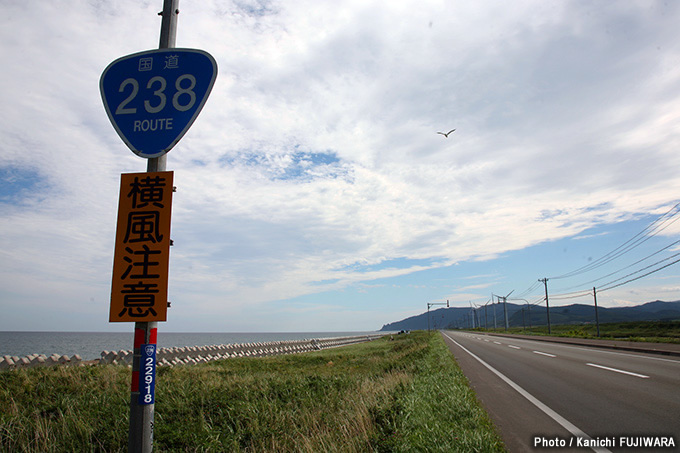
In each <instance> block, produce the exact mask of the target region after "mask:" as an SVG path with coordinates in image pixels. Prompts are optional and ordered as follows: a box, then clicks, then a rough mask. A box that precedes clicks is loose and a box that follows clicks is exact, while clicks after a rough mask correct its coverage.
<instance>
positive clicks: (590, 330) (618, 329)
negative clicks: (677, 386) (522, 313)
mask: <svg viewBox="0 0 680 453" xmlns="http://www.w3.org/2000/svg"><path fill="white" fill-rule="evenodd" d="M477 330H484V329H477ZM489 331H491V332H505V330H504V329H489ZM550 331H551V333H550V335H552V336H556V337H577V338H597V326H596V325H595V324H557V325H552V326H550ZM508 333H516V334H527V335H548V326H547V325H546V326H537V327H532V328H526V329H523V328H521V327H512V328H510V329H508ZM600 338H601V339H604V340H626V341H646V342H654V343H680V321H658V322H652V321H638V322H617V323H606V324H600Z"/></svg>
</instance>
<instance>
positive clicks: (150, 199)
mask: <svg viewBox="0 0 680 453" xmlns="http://www.w3.org/2000/svg"><path fill="white" fill-rule="evenodd" d="M172 178H173V172H171V171H164V172H156V173H127V174H122V175H121V178H120V201H119V204H118V224H117V228H116V246H115V251H114V255H113V280H112V283H111V309H110V311H109V322H129V321H135V322H151V321H165V320H166V318H167V310H168V303H167V302H168V265H169V261H170V214H171V208H172Z"/></svg>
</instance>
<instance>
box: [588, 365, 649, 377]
mask: <svg viewBox="0 0 680 453" xmlns="http://www.w3.org/2000/svg"><path fill="white" fill-rule="evenodd" d="M586 365H588V366H594V367H596V368H602V369H603V370H609V371H614V372H616V373H621V374H628V375H630V376H635V377H639V378H642V379H649V376H645V375H644V374H638V373H633V372H632V371H625V370H619V369H618V368H609V367H608V366H604V365H597V364H595V363H586Z"/></svg>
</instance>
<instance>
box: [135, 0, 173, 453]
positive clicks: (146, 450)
mask: <svg viewBox="0 0 680 453" xmlns="http://www.w3.org/2000/svg"><path fill="white" fill-rule="evenodd" d="M178 6H179V0H163V12H162V13H160V14H161V15H162V16H163V19H162V21H161V35H160V43H159V49H169V48H172V47H175V38H176V36H177V15H178V14H179V9H178ZM166 164H167V154H164V155H162V156H160V157H155V158H151V159H148V161H147V167H146V171H147V173H151V172H159V171H165V169H166ZM164 302H166V301H164ZM157 324H158V323H156V322H136V323H135V339H134V356H133V360H132V386H131V392H130V430H129V433H128V451H129V452H135V453H138V452H139V453H150V452H151V451H152V450H153V428H154V404H140V401H139V395H140V389H139V372H140V370H141V363H140V362H141V357H142V350H141V346H142V345H143V344H144V345H149V344H153V345H156V342H157V332H158V328H157ZM154 366H155V364H154ZM135 390H136V391H135Z"/></svg>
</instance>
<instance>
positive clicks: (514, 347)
mask: <svg viewBox="0 0 680 453" xmlns="http://www.w3.org/2000/svg"><path fill="white" fill-rule="evenodd" d="M508 347H509V348H512V349H522V348H520V347H519V346H515V345H513V344H509V345H508Z"/></svg>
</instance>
